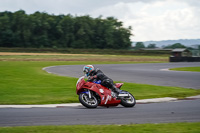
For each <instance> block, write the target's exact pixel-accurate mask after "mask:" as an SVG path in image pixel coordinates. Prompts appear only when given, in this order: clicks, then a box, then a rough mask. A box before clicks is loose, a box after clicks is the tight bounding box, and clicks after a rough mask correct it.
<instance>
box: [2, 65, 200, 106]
mask: <svg viewBox="0 0 200 133" xmlns="http://www.w3.org/2000/svg"><path fill="white" fill-rule="evenodd" d="M98 63H99V62H94V61H93V62H86V61H77V62H76V61H68V62H62V61H51V62H47V61H43V62H42V61H1V62H0V75H1V76H0V104H53V103H74V102H78V97H77V95H76V93H75V84H76V80H77V78H71V77H64V76H57V75H53V74H49V73H46V72H45V71H43V70H42V68H43V67H47V66H55V65H78V64H98ZM101 63H102V64H108V63H112V64H113V63H122V62H101ZM80 75H81V74H80ZM123 89H124V90H127V91H130V92H131V93H132V94H133V95H134V96H135V97H136V99H145V98H158V97H178V98H182V97H185V96H192V95H197V94H200V90H194V89H185V88H180V87H166V86H155V85H145V84H134V83H125V84H124V86H123Z"/></svg>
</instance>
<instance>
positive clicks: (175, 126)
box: [0, 122, 200, 133]
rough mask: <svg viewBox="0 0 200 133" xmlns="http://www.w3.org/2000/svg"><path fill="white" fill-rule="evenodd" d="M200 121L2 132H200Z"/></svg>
mask: <svg viewBox="0 0 200 133" xmlns="http://www.w3.org/2000/svg"><path fill="white" fill-rule="evenodd" d="M199 131H200V123H199V122H196V123H165V124H131V125H72V126H29V127H0V132H2V133H108V132H109V133H199Z"/></svg>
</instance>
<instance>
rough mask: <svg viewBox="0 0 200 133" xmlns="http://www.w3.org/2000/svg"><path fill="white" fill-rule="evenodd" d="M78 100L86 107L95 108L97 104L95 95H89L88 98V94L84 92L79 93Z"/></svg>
mask: <svg viewBox="0 0 200 133" xmlns="http://www.w3.org/2000/svg"><path fill="white" fill-rule="evenodd" d="M79 101H80V103H81V104H82V105H83V106H85V107H87V108H96V107H97V106H98V101H97V98H96V97H95V96H91V98H89V96H88V94H86V93H81V94H80V95H79Z"/></svg>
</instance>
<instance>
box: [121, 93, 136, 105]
mask: <svg viewBox="0 0 200 133" xmlns="http://www.w3.org/2000/svg"><path fill="white" fill-rule="evenodd" d="M129 95H130V96H129V97H124V98H121V105H122V106H124V107H133V106H135V104H136V101H135V97H134V96H133V95H132V94H131V93H129Z"/></svg>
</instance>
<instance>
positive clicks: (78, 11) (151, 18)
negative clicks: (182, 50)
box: [0, 0, 200, 42]
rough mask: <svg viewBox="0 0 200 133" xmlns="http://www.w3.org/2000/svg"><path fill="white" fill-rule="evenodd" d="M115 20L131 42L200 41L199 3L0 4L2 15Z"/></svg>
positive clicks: (68, 0)
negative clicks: (128, 32) (128, 33)
mask: <svg viewBox="0 0 200 133" xmlns="http://www.w3.org/2000/svg"><path fill="white" fill-rule="evenodd" d="M20 9H22V10H25V11H26V13H27V14H32V13H34V12H36V11H40V12H47V13H49V14H55V15H59V14H65V15H67V14H71V15H76V16H82V15H90V16H91V17H94V18H96V17H99V16H102V17H103V18H106V17H110V16H112V17H114V18H116V19H118V20H119V21H122V22H123V25H124V27H129V26H131V27H132V34H133V36H131V40H132V41H135V42H136V41H160V40H177V39H200V0H0V12H2V11H11V12H15V11H18V10H20Z"/></svg>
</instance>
